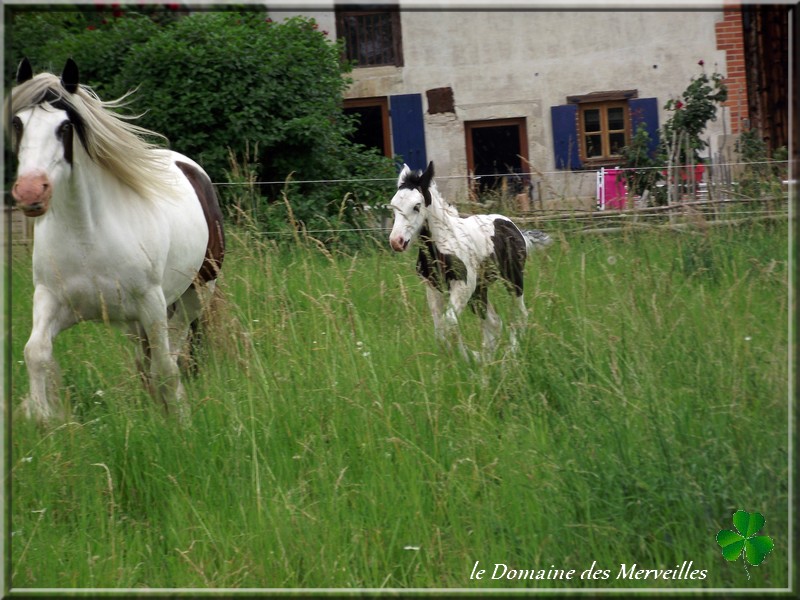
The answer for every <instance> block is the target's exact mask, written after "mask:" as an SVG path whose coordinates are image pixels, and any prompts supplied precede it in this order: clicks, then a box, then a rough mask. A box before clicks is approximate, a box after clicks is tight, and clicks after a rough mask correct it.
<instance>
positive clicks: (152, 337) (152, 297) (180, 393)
mask: <svg viewBox="0 0 800 600" xmlns="http://www.w3.org/2000/svg"><path fill="white" fill-rule="evenodd" d="M139 323H140V324H141V327H142V329H144V333H145V335H146V336H147V342H148V345H149V347H150V381H151V384H152V386H153V388H154V390H155V393H156V395H157V396H158V398H159V399H160V400H161V402H163V404H164V410H165V411H166V412H167V413H169V412H170V411H175V412H177V414H178V416H179V418H180V419H184V418H185V417H186V414H185V393H184V390H183V384H181V380H180V371H179V369H178V360H177V355H176V354H174V353H173V352H172V351H171V348H170V336H169V324H168V321H167V301H166V299H165V298H164V293H163V292H162V291H161V289H160V288H158V289H155V290H152V291H150V292H149V293H147V294H146V295H145V298H144V300H143V302H142V303H141V305H140V308H139Z"/></svg>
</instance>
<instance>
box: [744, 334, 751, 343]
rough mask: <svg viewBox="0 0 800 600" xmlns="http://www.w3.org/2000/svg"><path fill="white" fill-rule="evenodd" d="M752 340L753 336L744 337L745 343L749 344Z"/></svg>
mask: <svg viewBox="0 0 800 600" xmlns="http://www.w3.org/2000/svg"><path fill="white" fill-rule="evenodd" d="M752 339H753V338H752V337H751V336H749V335H746V336H744V341H745V342H749V341H750V340H752Z"/></svg>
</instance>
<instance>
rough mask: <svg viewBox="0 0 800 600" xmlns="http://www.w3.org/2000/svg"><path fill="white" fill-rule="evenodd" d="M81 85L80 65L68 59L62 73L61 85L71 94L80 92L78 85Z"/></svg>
mask: <svg viewBox="0 0 800 600" xmlns="http://www.w3.org/2000/svg"><path fill="white" fill-rule="evenodd" d="M79 83H80V73H79V72H78V65H77V64H75V61H74V60H72V59H71V58H68V59H67V62H66V64H65V65H64V70H63V71H61V85H63V86H64V89H65V90H67V91H68V92H69V93H70V94H74V93H75V92H77V91H78V84H79Z"/></svg>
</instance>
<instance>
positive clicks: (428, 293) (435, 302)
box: [425, 283, 447, 342]
mask: <svg viewBox="0 0 800 600" xmlns="http://www.w3.org/2000/svg"><path fill="white" fill-rule="evenodd" d="M425 297H426V298H427V300H428V308H429V309H430V310H431V317H433V330H434V331H435V332H436V339H437V340H438V341H440V342H446V341H447V333H446V331H445V327H444V294H443V293H441V292H440V291H439V290H437V289H436V288H435V287H434V286H433V285H432V284H430V283H428V284H426V285H425Z"/></svg>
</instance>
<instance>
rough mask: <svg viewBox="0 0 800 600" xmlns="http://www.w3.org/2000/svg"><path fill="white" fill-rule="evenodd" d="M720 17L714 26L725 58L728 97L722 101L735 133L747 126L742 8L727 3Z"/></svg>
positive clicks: (719, 46)
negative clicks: (721, 18) (721, 17)
mask: <svg viewBox="0 0 800 600" xmlns="http://www.w3.org/2000/svg"><path fill="white" fill-rule="evenodd" d="M723 15H724V17H723V20H722V21H720V22H719V23H717V24H716V25H715V26H714V29H715V33H716V36H717V50H725V56H726V59H727V60H726V62H727V77H726V79H725V85H726V86H728V100H727V101H726V102H725V105H724V106H726V107H727V108H728V112H729V113H730V116H731V133H733V134H737V133H740V132H741V131H743V130H745V129H747V128H748V121H747V119H749V113H748V110H747V74H746V72H745V64H744V31H743V29H742V12H741V8H740V7H739V6H738V5H736V6H733V5H728V6H726V7H725V9H724V11H723Z"/></svg>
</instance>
